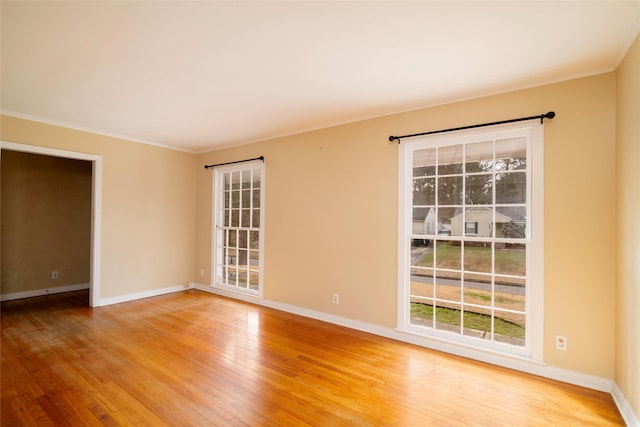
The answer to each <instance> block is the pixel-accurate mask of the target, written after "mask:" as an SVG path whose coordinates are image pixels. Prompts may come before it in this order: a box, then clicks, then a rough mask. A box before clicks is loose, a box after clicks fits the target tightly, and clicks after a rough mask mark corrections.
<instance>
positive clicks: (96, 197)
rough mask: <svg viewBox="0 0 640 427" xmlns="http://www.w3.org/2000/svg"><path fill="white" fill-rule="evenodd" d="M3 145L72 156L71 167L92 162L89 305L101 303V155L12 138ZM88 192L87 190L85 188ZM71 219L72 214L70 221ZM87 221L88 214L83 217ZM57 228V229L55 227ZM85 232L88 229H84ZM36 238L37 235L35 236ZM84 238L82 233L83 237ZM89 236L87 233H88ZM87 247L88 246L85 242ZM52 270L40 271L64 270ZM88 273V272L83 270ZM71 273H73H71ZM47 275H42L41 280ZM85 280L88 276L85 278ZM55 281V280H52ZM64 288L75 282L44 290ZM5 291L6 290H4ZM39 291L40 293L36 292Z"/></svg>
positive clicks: (54, 275)
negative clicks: (15, 141)
mask: <svg viewBox="0 0 640 427" xmlns="http://www.w3.org/2000/svg"><path fill="white" fill-rule="evenodd" d="M0 148H1V149H2V152H3V154H4V153H5V150H6V151H7V152H19V153H29V154H36V155H44V156H50V157H55V158H60V159H59V160H63V159H69V160H70V161H69V162H67V163H65V164H67V165H70V166H71V169H76V168H79V169H80V170H81V169H82V168H85V169H86V166H87V165H86V164H85V163H84V162H77V161H78V160H81V161H88V162H90V173H91V178H90V179H91V195H90V199H91V200H90V254H89V267H88V269H89V272H88V273H89V274H88V276H89V305H90V306H91V307H98V306H99V305H100V292H99V289H100V240H101V239H100V229H101V227H100V223H101V188H102V157H101V156H97V155H93V154H86V153H79V152H73V151H65V150H58V149H53V148H46V147H38V146H32V145H25V144H17V143H13V142H6V141H2V142H1V145H0ZM85 193H86V192H85ZM71 220H72V219H71V218H70V221H71ZM84 221H86V218H84ZM54 232H55V231H54ZM85 234H86V233H85ZM36 239H37V236H36ZM80 239H82V237H80ZM85 239H86V236H85ZM84 247H86V246H84ZM49 270H51V271H48V270H47V271H45V272H44V273H43V272H42V271H41V272H39V274H40V275H41V276H42V275H43V274H46V280H51V281H53V280H56V279H58V278H59V275H60V274H61V273H62V271H58V270H55V269H53V268H50V269H49ZM74 274H79V275H80V276H81V275H82V272H80V273H78V272H75V273H74ZM84 274H85V276H86V272H85V273H84ZM70 275H71V274H70ZM43 278H44V277H41V280H42V279H43ZM85 280H86V278H85ZM52 283H53V282H52ZM84 286H85V287H84V289H86V282H85V285H84ZM62 289H69V290H73V285H72V286H69V287H66V288H65V287H64V286H62V287H58V288H56V287H52V288H51V289H50V290H48V289H45V290H44V291H43V293H42V294H46V293H48V292H49V291H50V292H52V293H53V292H55V291H56V290H57V291H61V290H62ZM3 293H4V290H3ZM35 295H37V293H36V294H35Z"/></svg>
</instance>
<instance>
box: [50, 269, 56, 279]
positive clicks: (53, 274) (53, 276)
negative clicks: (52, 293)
mask: <svg viewBox="0 0 640 427" xmlns="http://www.w3.org/2000/svg"><path fill="white" fill-rule="evenodd" d="M51 278H52V279H57V278H58V272H57V271H52V272H51Z"/></svg>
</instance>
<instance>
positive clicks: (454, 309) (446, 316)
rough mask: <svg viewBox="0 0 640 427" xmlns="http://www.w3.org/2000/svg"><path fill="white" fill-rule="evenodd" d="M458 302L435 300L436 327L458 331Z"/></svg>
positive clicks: (459, 315) (459, 318) (459, 317)
mask: <svg viewBox="0 0 640 427" xmlns="http://www.w3.org/2000/svg"><path fill="white" fill-rule="evenodd" d="M460 322H461V311H460V304H447V303H440V302H436V329H442V330H445V331H451V332H457V333H460Z"/></svg>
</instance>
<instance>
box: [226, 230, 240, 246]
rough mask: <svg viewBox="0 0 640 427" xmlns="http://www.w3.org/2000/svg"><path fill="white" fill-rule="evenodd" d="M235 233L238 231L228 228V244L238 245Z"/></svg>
mask: <svg viewBox="0 0 640 427" xmlns="http://www.w3.org/2000/svg"><path fill="white" fill-rule="evenodd" d="M237 235H238V232H237V231H236V230H229V243H228V244H229V246H238V239H237Z"/></svg>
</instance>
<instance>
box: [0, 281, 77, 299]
mask: <svg viewBox="0 0 640 427" xmlns="http://www.w3.org/2000/svg"><path fill="white" fill-rule="evenodd" d="M83 289H89V284H88V283H80V284H78V285H67V286H58V287H54V288H44V289H35V290H33V291H24V292H13V293H10V294H2V295H0V301H11V300H14V299H22V298H31V297H41V296H43V295H51V294H61V293H64V292H73V291H80V290H83Z"/></svg>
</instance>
